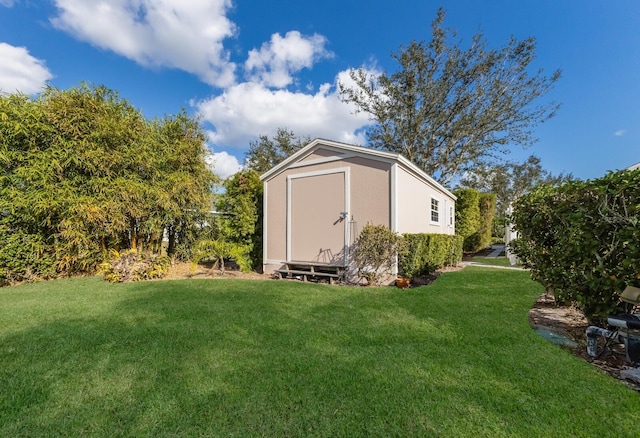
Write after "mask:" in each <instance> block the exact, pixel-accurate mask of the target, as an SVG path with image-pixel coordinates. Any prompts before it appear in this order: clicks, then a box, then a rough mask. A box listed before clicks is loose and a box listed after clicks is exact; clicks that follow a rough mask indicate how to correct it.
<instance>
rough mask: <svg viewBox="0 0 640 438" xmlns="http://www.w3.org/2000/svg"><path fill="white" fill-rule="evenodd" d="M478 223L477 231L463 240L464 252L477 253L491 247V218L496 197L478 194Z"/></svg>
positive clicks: (494, 209)
mask: <svg viewBox="0 0 640 438" xmlns="http://www.w3.org/2000/svg"><path fill="white" fill-rule="evenodd" d="M478 211H479V221H478V228H477V230H476V231H475V232H474V233H472V234H471V235H469V236H467V237H466V238H465V240H464V250H465V251H469V252H478V251H480V250H482V249H484V248H486V247H488V246H489V245H491V234H492V233H491V232H492V226H493V218H494V216H495V214H496V195H494V194H492V193H478Z"/></svg>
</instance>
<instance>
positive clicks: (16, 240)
mask: <svg viewBox="0 0 640 438" xmlns="http://www.w3.org/2000/svg"><path fill="white" fill-rule="evenodd" d="M0 138H2V141H1V142H0V235H4V233H5V232H6V233H7V235H9V234H10V235H11V236H12V238H11V239H6V240H3V239H0V253H5V254H10V256H9V258H10V259H11V260H10V261H7V260H9V258H4V259H0V283H1V282H3V280H2V278H5V282H9V283H11V282H15V281H19V280H20V279H21V277H22V278H25V279H26V278H29V277H34V278H36V277H47V276H53V275H57V274H65V275H70V274H74V273H81V272H91V271H93V270H95V268H96V267H97V266H98V265H99V264H100V262H102V261H103V260H104V259H105V258H106V257H108V255H109V250H116V251H120V250H122V249H129V248H133V249H136V248H138V249H140V248H144V249H149V250H153V249H156V250H157V249H159V244H160V241H161V239H162V236H163V232H164V229H166V228H170V227H175V226H176V224H180V226H184V224H186V223H193V222H194V220H195V218H197V217H198V216H201V215H202V213H204V212H207V211H209V210H210V208H211V202H212V200H211V197H212V192H211V188H212V184H213V182H215V176H214V175H213V174H212V173H211V172H210V171H209V170H208V169H207V166H206V163H205V161H204V154H205V147H204V134H203V133H202V128H201V127H200V126H199V124H198V123H197V121H195V120H192V119H190V118H189V117H188V116H187V115H186V114H185V112H184V111H183V112H182V113H180V114H179V115H177V116H170V117H166V118H165V119H162V120H155V121H149V120H147V119H145V118H144V117H143V115H142V114H141V112H140V111H139V110H137V109H136V108H134V107H133V106H132V105H131V104H130V103H129V102H128V101H126V100H125V99H122V98H121V97H119V95H118V94H117V93H116V92H115V91H112V90H109V89H107V88H106V87H104V86H89V85H87V84H82V85H80V86H78V87H74V88H71V89H69V90H58V89H55V88H53V87H49V88H47V89H46V90H45V91H44V92H43V93H42V94H40V95H39V96H36V97H35V98H33V99H31V98H29V97H26V96H22V95H0ZM169 236H170V237H171V236H172V234H171V229H169ZM174 237H175V236H174ZM24 248H30V249H29V250H28V251H25V250H24ZM30 254H31V255H30ZM33 254H36V255H37V256H38V257H37V261H34V260H33ZM44 261H46V263H44Z"/></svg>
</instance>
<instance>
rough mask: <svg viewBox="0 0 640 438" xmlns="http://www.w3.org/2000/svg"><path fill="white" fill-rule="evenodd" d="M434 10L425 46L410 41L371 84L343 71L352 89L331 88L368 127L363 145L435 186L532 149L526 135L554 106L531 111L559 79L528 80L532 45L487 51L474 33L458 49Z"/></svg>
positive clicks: (362, 75) (513, 43) (362, 74)
mask: <svg viewBox="0 0 640 438" xmlns="http://www.w3.org/2000/svg"><path fill="white" fill-rule="evenodd" d="M444 19H445V12H444V10H443V9H442V8H440V9H439V10H438V13H437V16H436V18H435V20H434V21H433V23H432V39H431V41H430V42H428V43H427V42H424V41H420V42H417V41H412V42H411V43H410V44H409V45H408V46H407V47H404V48H403V47H401V48H400V50H399V52H398V53H392V55H391V56H392V58H393V59H394V60H395V61H397V62H398V64H399V67H400V69H399V70H398V71H397V72H395V73H393V74H390V75H388V74H386V73H384V74H381V75H380V76H378V77H377V78H375V77H371V76H370V75H368V74H367V73H366V71H365V70H364V69H363V68H359V69H357V70H352V71H351V72H350V76H351V79H352V80H353V82H354V85H353V86H349V85H347V84H344V83H341V84H340V85H339V89H340V93H341V98H342V100H343V101H345V102H349V103H354V104H355V105H356V107H357V111H358V112H361V111H362V112H365V113H368V114H369V115H370V117H371V120H372V121H374V122H375V124H374V125H373V126H372V127H371V128H369V130H368V132H367V136H368V140H369V144H370V145H371V146H372V147H374V148H377V149H385V150H390V151H393V152H398V153H401V154H402V155H404V156H405V157H406V158H407V159H409V160H411V161H412V162H414V163H415V164H416V165H418V166H419V167H420V168H421V169H422V170H424V171H425V172H426V173H428V174H430V175H433V176H434V178H436V179H437V180H438V181H439V182H441V183H443V184H447V183H449V182H450V181H451V180H452V179H454V178H455V177H456V175H459V174H460V173H461V172H465V171H468V170H470V169H472V168H473V167H474V166H476V165H478V164H479V163H485V162H491V161H493V160H494V159H495V157H497V156H502V155H504V154H506V153H507V152H508V146H511V145H522V146H529V145H531V144H532V143H534V142H535V138H534V137H533V132H532V128H533V127H535V126H536V125H537V124H539V123H542V122H544V121H545V120H547V119H549V118H550V117H552V116H553V115H554V114H555V112H556V110H557V109H558V107H559V106H558V105H557V104H555V103H547V104H542V105H538V106H533V102H535V101H536V100H537V99H538V98H540V97H542V96H544V95H545V94H546V93H547V92H548V91H549V90H550V89H551V87H552V86H553V84H554V83H555V82H556V81H557V80H558V79H559V78H560V72H559V71H556V72H554V73H553V74H552V75H551V76H548V77H547V76H545V75H543V71H542V70H537V71H536V72H535V73H534V74H530V70H531V63H532V62H533V61H534V59H535V48H536V42H535V39H534V38H526V39H524V40H522V41H518V40H517V39H515V38H514V37H512V38H511V39H510V40H509V42H508V43H507V44H506V45H505V46H504V47H502V48H500V49H489V48H487V42H486V39H485V38H484V35H483V34H482V33H478V34H476V35H475V36H474V37H473V38H472V40H471V44H470V45H469V47H468V48H466V49H463V48H461V46H460V42H456V41H452V40H455V38H456V33H455V31H453V32H452V31H450V30H449V29H448V28H444V27H443V23H444Z"/></svg>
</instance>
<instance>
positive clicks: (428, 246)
mask: <svg viewBox="0 0 640 438" xmlns="http://www.w3.org/2000/svg"><path fill="white" fill-rule="evenodd" d="M402 237H403V239H404V241H405V244H406V248H405V252H404V253H403V254H402V256H401V257H400V259H399V269H400V272H401V273H402V275H403V276H405V277H410V278H413V277H417V276H419V275H427V274H431V273H433V272H435V271H436V270H438V269H440V268H442V267H444V266H455V265H458V264H459V263H460V262H461V261H462V242H463V238H462V236H456V235H446V234H405V235H403V236H402Z"/></svg>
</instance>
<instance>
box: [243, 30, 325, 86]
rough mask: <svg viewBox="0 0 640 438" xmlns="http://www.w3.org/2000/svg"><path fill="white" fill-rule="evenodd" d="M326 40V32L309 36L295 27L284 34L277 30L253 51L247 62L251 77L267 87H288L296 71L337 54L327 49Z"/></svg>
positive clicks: (248, 76)
mask: <svg viewBox="0 0 640 438" xmlns="http://www.w3.org/2000/svg"><path fill="white" fill-rule="evenodd" d="M326 42H327V40H326V38H325V37H323V36H322V35H318V34H313V35H312V36H310V37H306V36H303V35H302V34H300V32H298V31H295V30H292V31H290V32H287V33H286V35H285V36H284V37H282V36H281V35H280V34H278V33H274V34H273V35H271V41H269V42H265V43H263V44H262V47H261V48H260V50H256V49H253V50H251V51H250V52H249V57H248V58H247V61H246V62H245V65H244V67H245V72H246V76H247V79H248V80H249V81H251V82H258V83H260V84H262V85H264V86H267V87H277V88H283V87H286V86H287V85H289V84H291V83H292V82H293V77H292V74H294V73H297V72H299V71H300V70H302V69H303V68H311V67H312V66H313V64H314V63H315V62H317V61H319V60H321V59H325V58H330V57H332V56H333V54H332V53H331V52H329V51H327V50H326V49H325V47H324V46H325V44H326Z"/></svg>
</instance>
